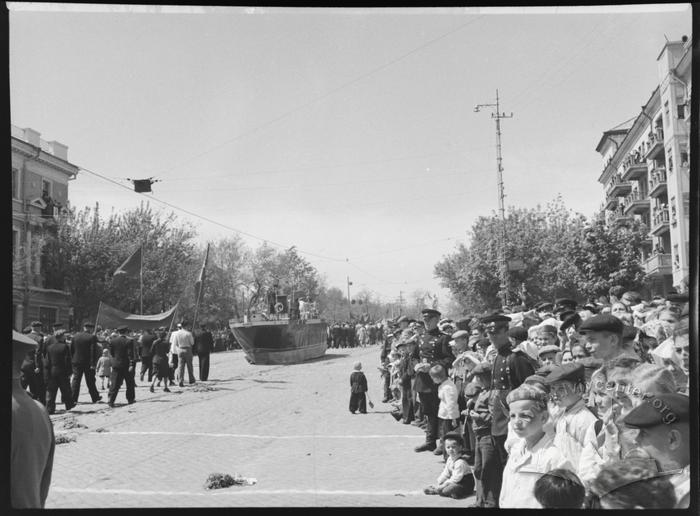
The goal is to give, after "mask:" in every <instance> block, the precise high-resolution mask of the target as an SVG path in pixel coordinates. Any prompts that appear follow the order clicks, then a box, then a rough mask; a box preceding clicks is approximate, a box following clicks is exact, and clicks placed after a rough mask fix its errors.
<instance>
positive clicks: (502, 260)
mask: <svg viewBox="0 0 700 516" xmlns="http://www.w3.org/2000/svg"><path fill="white" fill-rule="evenodd" d="M482 107H493V108H496V109H495V112H494V111H492V112H491V118H493V119H494V120H495V121H496V162H497V164H498V168H497V173H498V210H499V211H500V212H501V232H500V242H499V246H498V270H499V273H500V276H501V293H502V294H501V303H502V304H503V306H507V305H508V290H509V284H508V263H507V262H506V210H505V207H504V204H503V200H504V198H505V194H504V193H503V165H502V161H503V158H502V156H501V118H513V113H512V112H511V114H510V115H506V114H505V112H503V113H502V112H501V106H500V100H499V97H498V89H496V103H495V104H477V105H476V106H475V107H474V112H475V113H478V112H479V111H480V108H482Z"/></svg>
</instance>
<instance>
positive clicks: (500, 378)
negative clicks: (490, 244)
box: [481, 314, 535, 507]
mask: <svg viewBox="0 0 700 516" xmlns="http://www.w3.org/2000/svg"><path fill="white" fill-rule="evenodd" d="M481 322H482V324H484V325H485V329H486V335H487V336H488V339H489V341H490V343H491V345H492V346H493V347H494V348H495V350H496V357H495V359H494V362H493V368H492V369H491V385H490V388H489V389H490V391H489V411H490V413H491V441H492V445H493V453H491V454H490V455H489V456H487V457H485V458H484V463H483V466H482V467H483V470H484V472H483V480H482V484H483V490H484V502H483V503H484V507H497V506H498V498H499V496H500V493H501V479H502V476H503V468H504V467H505V465H506V462H507V460H508V454H507V453H506V450H505V446H504V445H505V442H506V437H507V436H508V421H509V417H510V414H509V412H508V408H507V406H508V405H507V403H506V396H507V395H508V393H509V392H510V391H512V390H513V389H515V388H517V387H519V386H520V385H521V384H522V383H523V382H524V381H525V378H527V377H528V376H530V375H532V374H534V372H535V370H534V367H533V366H532V364H531V363H530V361H529V360H528V359H527V357H526V356H525V354H524V353H513V351H512V348H511V343H510V339H509V338H508V326H509V322H510V317H508V316H507V315H503V314H493V315H489V316H486V317H484V318H482V319H481ZM494 482H495V485H491V484H492V483H494Z"/></svg>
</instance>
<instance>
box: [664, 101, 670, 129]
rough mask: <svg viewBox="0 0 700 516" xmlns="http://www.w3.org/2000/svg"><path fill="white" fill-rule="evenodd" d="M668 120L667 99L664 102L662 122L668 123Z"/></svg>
mask: <svg viewBox="0 0 700 516" xmlns="http://www.w3.org/2000/svg"><path fill="white" fill-rule="evenodd" d="M668 121H669V116H668V100H667V101H666V102H664V122H665V123H666V124H668Z"/></svg>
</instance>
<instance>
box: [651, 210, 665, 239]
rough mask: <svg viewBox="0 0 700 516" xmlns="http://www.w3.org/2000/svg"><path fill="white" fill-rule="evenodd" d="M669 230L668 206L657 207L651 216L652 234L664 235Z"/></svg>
mask: <svg viewBox="0 0 700 516" xmlns="http://www.w3.org/2000/svg"><path fill="white" fill-rule="evenodd" d="M666 231H668V208H661V209H659V208H657V209H656V210H654V212H653V213H652V216H651V234H652V235H654V236H660V235H663V234H664V233H665V232H666Z"/></svg>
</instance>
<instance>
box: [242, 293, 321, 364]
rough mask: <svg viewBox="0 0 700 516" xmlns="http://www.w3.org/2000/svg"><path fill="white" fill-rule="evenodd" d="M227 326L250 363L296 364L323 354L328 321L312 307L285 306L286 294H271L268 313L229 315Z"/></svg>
mask: <svg viewBox="0 0 700 516" xmlns="http://www.w3.org/2000/svg"><path fill="white" fill-rule="evenodd" d="M229 327H230V328H231V331H232V332H233V335H234V336H235V337H236V340H237V341H238V343H239V344H240V345H241V348H243V351H244V353H245V356H246V359H247V360H248V362H250V363H251V364H258V365H264V364H265V365H266V364H275V365H278V364H298V363H300V362H306V361H308V360H313V359H315V358H319V357H321V356H323V355H324V353H325V352H326V348H327V346H328V343H327V338H328V325H327V324H326V323H325V322H324V321H323V320H321V319H320V318H318V316H317V314H316V311H315V309H313V308H310V309H305V308H304V307H303V303H302V308H301V309H299V308H295V307H294V306H293V307H291V308H288V305H287V298H286V296H275V299H274V303H271V310H270V312H269V313H268V314H266V313H259V314H251V315H248V316H245V317H244V320H243V321H238V320H236V319H231V320H230V321H229Z"/></svg>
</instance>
